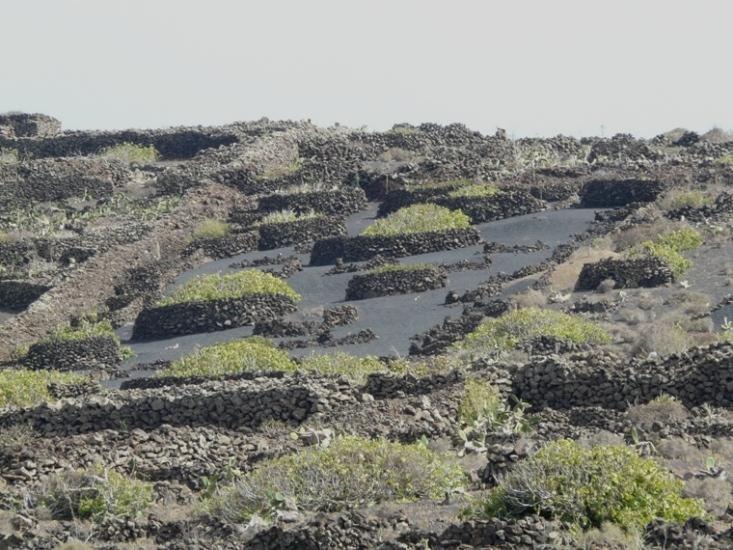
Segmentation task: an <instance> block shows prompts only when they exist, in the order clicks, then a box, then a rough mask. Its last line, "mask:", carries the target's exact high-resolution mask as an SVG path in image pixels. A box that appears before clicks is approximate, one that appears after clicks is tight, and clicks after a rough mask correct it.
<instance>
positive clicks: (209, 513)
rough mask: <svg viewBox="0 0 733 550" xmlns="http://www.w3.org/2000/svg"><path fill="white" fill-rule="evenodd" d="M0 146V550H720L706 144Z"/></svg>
mask: <svg viewBox="0 0 733 550" xmlns="http://www.w3.org/2000/svg"><path fill="white" fill-rule="evenodd" d="M0 126H2V131H0V136H4V137H1V138H0V361H2V365H1V366H0V490H1V491H0V495H2V496H1V498H0V548H28V549H45V548H48V549H55V548H66V549H67V550H69V549H72V548H110V549H111V548H130V549H132V548H168V549H179V548H181V549H182V548H202V549H204V548H206V549H208V548H212V549H213V548H227V549H228V548H232V549H234V548H256V549H276V548H344V549H346V548H348V549H351V548H458V547H464V548H472V547H481V548H517V549H519V548H522V549H524V548H527V549H529V548H548V549H549V548H593V549H605V548H611V549H621V548H716V549H717V548H720V549H723V548H730V547H733V515H732V514H733V486H731V484H730V482H729V480H728V479H727V470H728V469H729V467H731V449H732V448H733V447H732V445H733V417H732V416H731V414H730V410H731V407H733V398H731V397H730V396H731V390H733V309H732V308H733V241H732V240H731V239H732V236H733V233H731V231H732V230H733V217H732V216H733V188H732V187H731V184H732V183H733V142H730V141H726V140H724V139H718V138H716V139H715V140H714V141H709V140H708V139H707V138H706V137H705V136H702V137H701V136H698V135H697V134H694V133H691V132H688V133H684V134H680V133H679V132H676V133H670V134H669V135H666V134H663V135H660V136H657V137H656V138H654V139H651V140H637V139H635V138H633V137H631V136H628V135H617V136H614V137H613V138H584V139H582V140H577V139H574V138H569V137H563V136H559V137H556V138H550V139H538V138H537V139H519V140H510V139H508V138H507V137H506V135H505V134H504V133H503V132H502V131H498V132H497V133H496V134H495V135H493V136H484V135H482V134H480V133H478V132H473V131H470V130H469V129H467V128H466V127H464V126H462V125H450V126H439V125H435V124H423V125H420V126H410V125H397V126H395V127H394V128H393V129H392V130H390V131H388V132H382V133H377V132H364V131H357V130H350V129H347V128H343V127H336V128H328V129H323V128H318V127H315V126H312V125H311V124H307V123H295V122H273V121H269V120H266V119H263V120H260V121H256V122H250V123H235V124H231V125H228V126H224V127H216V128H201V127H196V128H180V129H167V130H145V131H123V132H63V131H61V130H60V123H58V121H55V120H54V119H51V118H50V117H45V116H42V115H9V116H6V117H0ZM718 134H719V133H716V134H715V135H716V136H718Z"/></svg>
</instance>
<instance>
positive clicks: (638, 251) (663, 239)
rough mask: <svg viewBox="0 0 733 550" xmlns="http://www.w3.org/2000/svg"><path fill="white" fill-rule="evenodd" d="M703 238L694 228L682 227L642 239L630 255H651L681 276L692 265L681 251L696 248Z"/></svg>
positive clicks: (677, 275) (675, 274) (676, 275)
mask: <svg viewBox="0 0 733 550" xmlns="http://www.w3.org/2000/svg"><path fill="white" fill-rule="evenodd" d="M702 242H703V238H702V236H701V235H700V233H699V232H697V231H696V230H694V229H692V228H689V227H683V228H682V229H677V230H675V231H669V232H667V233H662V234H661V235H659V236H658V237H656V238H655V239H654V240H650V241H644V242H642V243H640V244H638V245H637V246H635V247H634V248H632V249H631V251H630V255H632V256H638V255H645V256H653V257H656V258H659V259H660V260H663V261H665V262H666V263H667V265H669V267H670V269H671V270H672V273H673V274H674V276H675V277H681V276H682V275H684V273H685V271H687V270H688V269H690V267H692V261H691V260H689V259H687V258H685V257H684V256H683V255H682V253H683V252H688V251H690V250H694V249H696V248H698V247H699V246H700V245H701V244H702Z"/></svg>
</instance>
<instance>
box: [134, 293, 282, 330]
mask: <svg viewBox="0 0 733 550" xmlns="http://www.w3.org/2000/svg"><path fill="white" fill-rule="evenodd" d="M295 310H296V306H295V302H294V301H293V300H292V299H291V298H289V297H287V296H284V295H282V294H250V295H247V296H244V297H242V298H227V299H221V300H206V301H199V302H184V303H180V304H170V305H165V306H157V307H153V308H149V309H144V310H142V311H141V312H140V315H139V316H138V318H137V319H136V320H135V326H134V328H133V331H132V337H133V339H134V340H154V339H157V338H169V337H172V336H182V335H185V334H196V333H199V332H216V331H218V330H226V329H230V328H235V327H240V326H244V325H251V324H254V323H255V322H256V321H261V320H267V319H273V318H276V317H282V316H283V315H286V314H287V313H292V312H294V311H295Z"/></svg>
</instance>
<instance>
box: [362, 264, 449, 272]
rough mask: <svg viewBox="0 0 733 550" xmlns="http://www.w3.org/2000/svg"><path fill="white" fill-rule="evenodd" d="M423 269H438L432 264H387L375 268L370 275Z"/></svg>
mask: <svg viewBox="0 0 733 550" xmlns="http://www.w3.org/2000/svg"><path fill="white" fill-rule="evenodd" d="M422 269H437V268H436V267H435V266H434V265H431V264H385V265H380V266H379V267H375V268H374V269H372V270H371V271H370V272H369V273H389V272H391V271H397V272H399V271H420V270H422Z"/></svg>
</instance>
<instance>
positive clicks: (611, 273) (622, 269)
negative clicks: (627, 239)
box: [575, 256, 674, 290]
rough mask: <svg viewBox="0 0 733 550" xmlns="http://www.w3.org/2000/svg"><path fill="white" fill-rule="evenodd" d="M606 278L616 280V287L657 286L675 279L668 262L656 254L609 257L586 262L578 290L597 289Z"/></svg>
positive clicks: (577, 286)
mask: <svg viewBox="0 0 733 550" xmlns="http://www.w3.org/2000/svg"><path fill="white" fill-rule="evenodd" d="M605 279H612V280H614V281H615V282H616V288H638V287H655V286H661V285H666V284H668V283H671V282H672V281H674V275H673V273H672V270H671V269H670V267H669V265H667V263H666V262H665V261H663V260H661V259H659V258H656V257H654V256H649V257H642V258H629V259H621V260H616V259H613V258H608V259H605V260H601V261H599V262H595V263H592V264H584V265H583V268H582V269H581V271H580V275H579V276H578V281H577V283H576V284H575V289H576V290H595V289H596V288H598V285H599V284H601V282H602V281H604V280H605Z"/></svg>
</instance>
